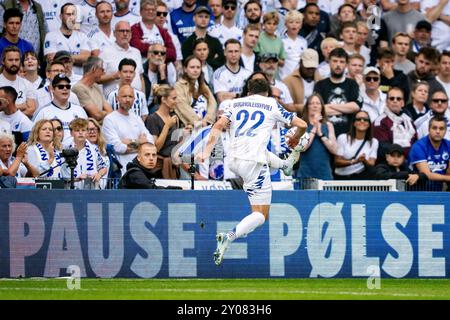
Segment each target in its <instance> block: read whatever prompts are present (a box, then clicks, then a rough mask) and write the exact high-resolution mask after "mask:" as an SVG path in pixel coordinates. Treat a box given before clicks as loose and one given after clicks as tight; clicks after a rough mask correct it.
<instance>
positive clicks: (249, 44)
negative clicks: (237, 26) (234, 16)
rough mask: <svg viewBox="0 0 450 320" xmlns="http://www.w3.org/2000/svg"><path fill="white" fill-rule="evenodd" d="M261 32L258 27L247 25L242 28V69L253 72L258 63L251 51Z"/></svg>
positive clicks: (255, 55) (256, 57)
mask: <svg viewBox="0 0 450 320" xmlns="http://www.w3.org/2000/svg"><path fill="white" fill-rule="evenodd" d="M260 32H261V30H260V29H259V27H258V25H255V24H249V25H247V26H246V27H245V28H244V33H243V38H242V49H241V61H242V63H243V65H244V68H245V69H247V70H248V71H250V72H253V71H255V67H256V66H257V63H258V56H257V54H256V53H255V52H254V51H253V50H254V49H255V47H256V44H257V43H258V39H259V34H260Z"/></svg>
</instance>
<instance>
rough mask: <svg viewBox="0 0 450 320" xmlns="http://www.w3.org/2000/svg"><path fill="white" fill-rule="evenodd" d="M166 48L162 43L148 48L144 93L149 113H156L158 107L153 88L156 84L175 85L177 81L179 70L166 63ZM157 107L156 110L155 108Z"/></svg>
mask: <svg viewBox="0 0 450 320" xmlns="http://www.w3.org/2000/svg"><path fill="white" fill-rule="evenodd" d="M165 52H166V48H165V47H164V46H163V45H162V44H160V43H154V44H151V45H150V46H149V47H148V53H147V61H146V62H145V63H144V74H143V76H144V90H143V91H144V93H145V97H146V99H147V101H148V104H149V113H153V112H155V111H156V110H155V108H157V106H156V105H154V104H153V90H152V86H153V85H155V84H165V83H167V84H169V85H171V86H173V85H175V82H176V81H177V70H176V69H175V66H174V65H173V64H172V63H170V64H166V63H165V61H164V60H165ZM154 107H155V108H154Z"/></svg>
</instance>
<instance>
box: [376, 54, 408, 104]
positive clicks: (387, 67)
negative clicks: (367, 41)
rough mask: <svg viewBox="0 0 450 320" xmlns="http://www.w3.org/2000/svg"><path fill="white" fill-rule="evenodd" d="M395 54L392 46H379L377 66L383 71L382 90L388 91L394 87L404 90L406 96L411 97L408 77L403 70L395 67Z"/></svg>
mask: <svg viewBox="0 0 450 320" xmlns="http://www.w3.org/2000/svg"><path fill="white" fill-rule="evenodd" d="M394 58H395V54H394V51H392V49H391V48H379V50H378V58H377V67H378V69H379V70H380V73H381V83H380V90H381V91H382V92H384V93H387V92H388V91H389V89H390V88H392V87H399V88H401V89H402V90H403V94H404V96H405V97H407V98H408V97H409V84H408V77H407V76H406V75H404V74H403V72H402V71H400V70H396V69H394Z"/></svg>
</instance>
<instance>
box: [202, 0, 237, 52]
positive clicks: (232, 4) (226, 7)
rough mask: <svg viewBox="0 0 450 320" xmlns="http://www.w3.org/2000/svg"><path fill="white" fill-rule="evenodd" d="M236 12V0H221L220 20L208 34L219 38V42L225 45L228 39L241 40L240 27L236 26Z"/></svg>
mask: <svg viewBox="0 0 450 320" xmlns="http://www.w3.org/2000/svg"><path fill="white" fill-rule="evenodd" d="M236 12H237V1H236V0H223V4H222V16H223V18H222V22H221V23H220V24H218V25H216V26H215V27H214V28H213V29H212V30H211V31H210V32H209V35H210V36H212V37H215V38H217V39H219V41H220V43H221V44H222V46H223V45H225V42H226V41H227V40H228V39H237V40H239V41H241V40H242V29H240V28H238V27H237V26H236V21H235V18H236Z"/></svg>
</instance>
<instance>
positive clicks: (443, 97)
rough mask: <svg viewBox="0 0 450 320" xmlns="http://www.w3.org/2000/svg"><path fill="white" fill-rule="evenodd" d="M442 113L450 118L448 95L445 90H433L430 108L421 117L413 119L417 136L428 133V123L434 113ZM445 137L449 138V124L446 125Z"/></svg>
mask: <svg viewBox="0 0 450 320" xmlns="http://www.w3.org/2000/svg"><path fill="white" fill-rule="evenodd" d="M438 114H439V115H442V116H444V117H445V118H446V119H450V110H448V96H447V94H446V93H445V91H442V90H438V91H435V92H434V93H433V94H432V96H431V103H430V110H429V111H428V112H427V113H425V115H423V116H422V117H420V118H418V119H417V120H416V121H414V125H415V126H416V129H417V138H418V139H420V138H423V137H425V136H426V135H427V134H428V124H429V122H430V119H431V118H433V116H435V115H438ZM445 139H447V140H450V126H447V130H446V133H445Z"/></svg>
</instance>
